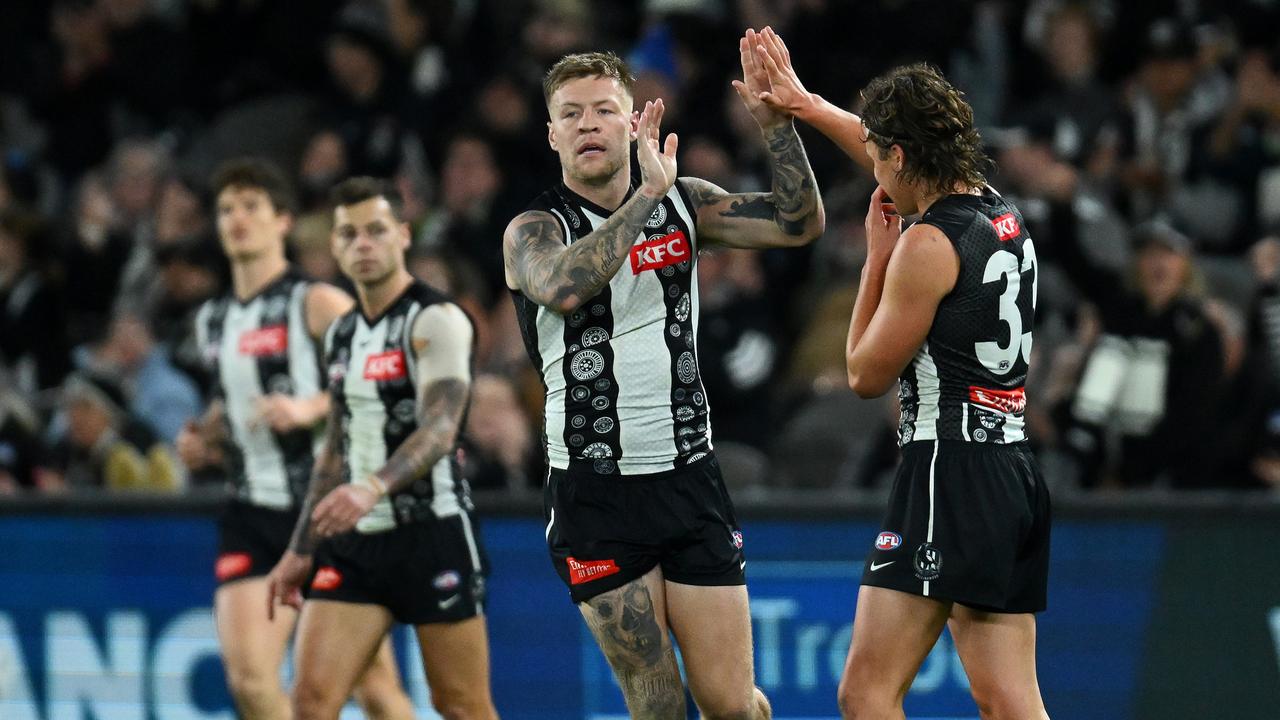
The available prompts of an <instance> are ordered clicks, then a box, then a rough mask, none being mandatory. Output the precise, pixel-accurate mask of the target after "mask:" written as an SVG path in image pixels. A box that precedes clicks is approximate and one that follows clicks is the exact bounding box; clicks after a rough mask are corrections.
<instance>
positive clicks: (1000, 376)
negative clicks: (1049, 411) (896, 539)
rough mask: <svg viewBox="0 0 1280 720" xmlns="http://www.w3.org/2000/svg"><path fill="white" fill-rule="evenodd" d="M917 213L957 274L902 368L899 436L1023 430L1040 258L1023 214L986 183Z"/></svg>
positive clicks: (957, 436) (1000, 437) (1020, 433)
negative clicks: (947, 249) (949, 251)
mask: <svg viewBox="0 0 1280 720" xmlns="http://www.w3.org/2000/svg"><path fill="white" fill-rule="evenodd" d="M920 222H922V223H926V224H929V225H933V226H934V227H936V228H938V229H939V230H941V231H942V232H943V233H944V234H946V236H947V238H948V239H949V240H950V241H951V243H952V245H954V246H955V249H956V253H957V254H958V255H959V257H960V274H959V276H958V277H957V278H956V284H955V288H953V289H952V291H951V292H950V293H949V294H948V295H947V296H946V297H944V298H943V299H942V302H941V303H939V305H938V312H937V315H936V316H935V317H934V320H933V326H932V327H931V328H930V329H929V335H928V337H927V339H926V340H925V343H924V345H923V346H922V347H921V348H920V350H919V351H918V352H917V353H916V356H915V358H914V359H913V360H912V361H911V364H910V365H908V366H907V369H906V370H905V371H904V372H903V374H902V377H901V378H900V381H899V398H900V400H901V402H902V417H901V422H900V424H899V431H898V435H899V438H898V439H899V442H900V443H901V444H903V445H905V444H907V443H909V442H911V441H913V440H933V439H942V440H965V441H969V442H979V443H1014V442H1019V441H1021V440H1025V439H1026V432H1025V428H1024V419H1023V418H1024V415H1025V411H1026V404H1027V395H1026V389H1025V384H1026V379H1027V366H1028V362H1029V359H1030V357H1031V327H1032V323H1033V322H1034V320H1035V306H1036V288H1037V285H1038V283H1039V268H1038V266H1037V264H1036V252H1035V246H1034V245H1033V243H1032V242H1031V236H1030V235H1029V234H1028V233H1027V229H1026V227H1025V226H1024V225H1023V220H1022V214H1021V213H1020V212H1018V209H1017V208H1015V207H1014V206H1013V205H1012V204H1011V203H1009V202H1008V201H1006V200H1005V199H1004V198H1002V197H1001V196H1000V195H999V194H998V193H996V192H995V191H994V190H991V189H990V188H987V189H986V190H985V191H984V192H983V194H982V195H948V196H946V197H943V198H942V199H940V200H938V201H937V202H935V203H934V204H933V205H932V206H930V207H929V210H928V211H927V212H925V214H924V216H923V217H922V218H921V219H920Z"/></svg>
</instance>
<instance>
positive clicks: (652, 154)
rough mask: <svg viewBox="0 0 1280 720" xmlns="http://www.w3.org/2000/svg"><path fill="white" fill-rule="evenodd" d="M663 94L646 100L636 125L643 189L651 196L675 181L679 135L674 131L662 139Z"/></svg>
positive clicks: (660, 193) (656, 195)
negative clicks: (661, 140)
mask: <svg viewBox="0 0 1280 720" xmlns="http://www.w3.org/2000/svg"><path fill="white" fill-rule="evenodd" d="M665 109H666V108H665V106H664V105H663V104H662V98H658V99H657V100H653V101H649V102H646V103H645V104H644V111H643V112H641V113H640V122H639V125H638V126H637V128H636V160H637V161H638V162H639V165H640V180H641V185H640V190H641V191H642V192H644V193H646V194H648V195H649V196H650V197H656V198H661V197H663V196H665V195H666V194H667V191H668V190H670V189H671V186H672V185H673V184H675V181H676V147H677V145H679V139H678V138H677V137H676V135H675V133H671V134H669V135H667V139H666V142H665V143H660V142H659V140H660V137H659V135H660V128H661V125H662V114H663V112H664V111H665Z"/></svg>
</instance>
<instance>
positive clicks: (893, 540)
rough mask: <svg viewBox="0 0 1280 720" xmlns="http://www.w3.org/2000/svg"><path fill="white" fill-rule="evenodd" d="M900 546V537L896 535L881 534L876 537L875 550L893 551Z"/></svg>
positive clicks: (890, 533)
mask: <svg viewBox="0 0 1280 720" xmlns="http://www.w3.org/2000/svg"><path fill="white" fill-rule="evenodd" d="M901 544H902V536H901V535H899V534H898V533H892V532H882V533H880V534H879V535H878V536H876V549H877V550H882V551H883V550H893V549H894V548H896V547H898V546H899V545H901Z"/></svg>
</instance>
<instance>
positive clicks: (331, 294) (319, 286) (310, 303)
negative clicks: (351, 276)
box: [303, 282, 355, 337]
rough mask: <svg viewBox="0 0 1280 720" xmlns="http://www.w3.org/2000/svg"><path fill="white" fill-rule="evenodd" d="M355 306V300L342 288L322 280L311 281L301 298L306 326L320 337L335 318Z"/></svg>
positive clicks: (314, 335)
mask: <svg viewBox="0 0 1280 720" xmlns="http://www.w3.org/2000/svg"><path fill="white" fill-rule="evenodd" d="M354 307H355V301H354V300H352V299H351V296H350V295H348V294H346V293H345V292H343V291H342V290H340V289H338V288H337V287H334V286H333V285H330V284H329V283H324V282H312V283H310V284H309V286H308V287H307V293H306V297H305V299H304V300H303V308H304V311H305V317H306V318H307V327H308V329H309V330H310V331H311V335H312V336H313V337H321V336H323V335H324V333H325V331H326V329H327V328H328V327H329V326H330V325H332V324H333V322H334V321H335V320H337V319H338V318H339V317H342V316H343V315H345V314H347V313H348V312H350V311H351V310H352V308H354Z"/></svg>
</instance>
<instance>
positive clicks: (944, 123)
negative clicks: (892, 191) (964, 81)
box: [861, 63, 991, 193]
mask: <svg viewBox="0 0 1280 720" xmlns="http://www.w3.org/2000/svg"><path fill="white" fill-rule="evenodd" d="M861 95H862V100H863V104H864V106H863V110H862V124H863V127H865V128H866V129H867V142H871V143H875V145H876V147H878V148H880V157H881V158H883V157H885V154H886V153H887V152H888V150H889V148H891V147H893V146H894V145H901V146H902V149H903V153H904V155H905V160H904V163H903V167H902V172H901V179H902V180H903V181H904V182H922V183H924V184H925V186H926V188H927V189H928V190H930V191H931V192H938V193H951V192H954V188H955V187H956V186H957V185H963V186H964V187H966V188H977V187H982V186H983V185H985V184H986V182H987V180H986V173H987V172H988V171H989V170H990V168H991V160H990V159H988V158H987V156H986V154H985V153H983V151H982V138H981V137H980V136H979V135H978V130H977V128H975V127H974V126H973V108H971V107H969V103H967V102H965V100H964V93H962V92H960V91H959V90H957V89H956V88H955V87H954V86H952V84H951V83H949V82H947V79H946V78H944V77H943V76H942V73H941V72H939V71H938V69H937V68H935V67H934V66H932V65H930V64H928V63H915V64H913V65H903V66H901V67H897V68H894V69H893V70H890V71H889V72H887V73H885V74H884V75H881V76H880V77H878V78H876V79H874V80H872V81H871V82H870V83H868V84H867V86H866V87H865V88H863V90H862V93H861Z"/></svg>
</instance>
